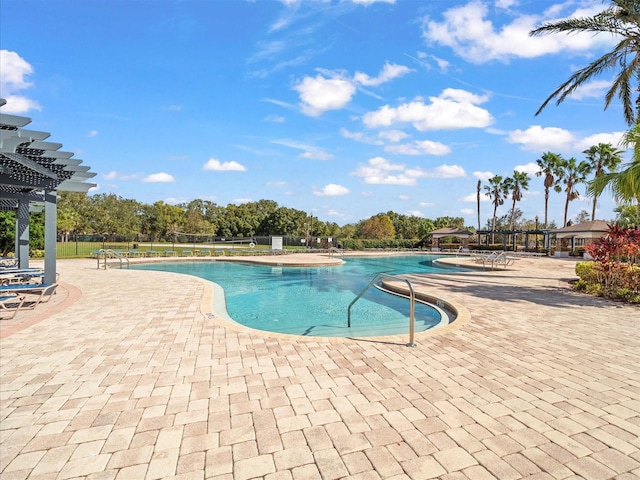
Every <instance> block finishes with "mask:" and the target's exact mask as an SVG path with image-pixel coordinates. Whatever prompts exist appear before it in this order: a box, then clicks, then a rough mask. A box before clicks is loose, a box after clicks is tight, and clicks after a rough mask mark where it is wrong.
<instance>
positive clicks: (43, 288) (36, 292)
mask: <svg viewBox="0 0 640 480" xmlns="http://www.w3.org/2000/svg"><path fill="white" fill-rule="evenodd" d="M57 286H58V284H57V283H20V284H15V285H2V286H0V296H6V295H21V294H22V295H33V296H35V297H37V299H36V300H34V301H32V302H29V303H28V305H29V306H24V305H25V304H24V303H23V308H35V307H36V305H38V304H39V303H46V302H48V301H49V300H51V295H53V293H54V292H55V291H56V288H57ZM45 298H46V300H45Z"/></svg>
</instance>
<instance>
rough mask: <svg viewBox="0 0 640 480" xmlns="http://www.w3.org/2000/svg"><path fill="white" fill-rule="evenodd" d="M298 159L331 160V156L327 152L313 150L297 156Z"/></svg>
mask: <svg viewBox="0 0 640 480" xmlns="http://www.w3.org/2000/svg"><path fill="white" fill-rule="evenodd" d="M298 158H304V159H305V160H331V159H332V158H333V155H331V154H330V153H328V152H325V151H322V150H319V149H317V150H313V151H309V152H304V153H301V154H300V155H298Z"/></svg>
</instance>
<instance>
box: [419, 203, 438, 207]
mask: <svg viewBox="0 0 640 480" xmlns="http://www.w3.org/2000/svg"><path fill="white" fill-rule="evenodd" d="M420 206H421V207H435V206H436V204H435V203H434V202H420Z"/></svg>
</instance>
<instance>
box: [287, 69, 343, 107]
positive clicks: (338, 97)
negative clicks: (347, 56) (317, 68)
mask: <svg viewBox="0 0 640 480" xmlns="http://www.w3.org/2000/svg"><path fill="white" fill-rule="evenodd" d="M293 89H294V90H296V91H297V92H298V93H299V94H300V100H301V103H300V107H301V108H302V112H303V113H304V114H305V115H309V116H310V117H317V116H320V115H322V114H323V113H324V112H326V111H328V110H340V109H341V108H343V107H345V106H346V105H347V104H348V103H349V102H350V101H351V97H353V95H354V93H355V92H356V87H355V86H354V85H353V83H351V81H350V80H347V79H345V78H342V77H341V76H340V75H338V74H335V76H333V77H332V78H325V77H323V76H322V75H321V74H318V75H316V76H315V77H305V78H303V79H302V80H301V81H300V82H298V83H297V84H296V85H295V86H294V87H293Z"/></svg>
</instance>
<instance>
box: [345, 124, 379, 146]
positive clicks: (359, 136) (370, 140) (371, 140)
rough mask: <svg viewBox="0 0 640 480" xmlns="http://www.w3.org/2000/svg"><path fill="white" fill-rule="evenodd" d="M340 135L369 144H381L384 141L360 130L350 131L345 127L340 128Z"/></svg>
mask: <svg viewBox="0 0 640 480" xmlns="http://www.w3.org/2000/svg"><path fill="white" fill-rule="evenodd" d="M340 135H342V136H343V137H344V138H348V139H350V140H355V141H356V142H361V143H367V144H369V145H383V143H384V142H382V141H380V140H378V139H377V138H375V137H371V136H369V135H366V134H364V133H362V132H351V131H349V130H347V129H346V128H341V129H340Z"/></svg>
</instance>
